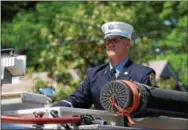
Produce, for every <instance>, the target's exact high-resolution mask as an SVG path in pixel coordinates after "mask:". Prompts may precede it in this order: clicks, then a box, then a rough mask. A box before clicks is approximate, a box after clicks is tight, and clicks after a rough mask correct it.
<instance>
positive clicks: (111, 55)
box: [107, 51, 116, 57]
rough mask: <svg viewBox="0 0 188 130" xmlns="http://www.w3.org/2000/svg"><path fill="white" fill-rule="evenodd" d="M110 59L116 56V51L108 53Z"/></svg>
mask: <svg viewBox="0 0 188 130" xmlns="http://www.w3.org/2000/svg"><path fill="white" fill-rule="evenodd" d="M107 55H108V57H113V56H116V53H115V52H114V51H108V52H107Z"/></svg>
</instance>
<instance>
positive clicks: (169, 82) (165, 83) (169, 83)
mask: <svg viewBox="0 0 188 130" xmlns="http://www.w3.org/2000/svg"><path fill="white" fill-rule="evenodd" d="M157 86H160V88H163V89H173V88H175V86H176V81H175V79H174V78H173V77H171V78H169V79H161V80H160V81H158V82H157Z"/></svg>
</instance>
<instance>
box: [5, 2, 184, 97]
mask: <svg viewBox="0 0 188 130" xmlns="http://www.w3.org/2000/svg"><path fill="white" fill-rule="evenodd" d="M186 5H187V2H185V1H181V2H180V1H173V2H171V1H168V2H158V1H157V2H143V1H137V2H130V1H129V2H127V1H122V2H113V1H109V2H102V1H84V2H64V1H58V2H37V4H36V6H35V8H34V9H33V10H29V11H25V10H23V11H19V12H18V13H17V15H16V16H15V17H14V19H13V20H12V21H11V22H3V23H2V47H13V48H17V49H19V50H20V52H23V53H25V54H27V57H28V60H27V61H28V68H29V70H35V71H48V72H49V73H50V75H51V78H53V79H55V80H56V81H57V82H58V86H59V87H58V88H57V93H58V96H61V95H63V97H65V96H66V95H68V94H67V93H69V94H70V93H71V92H72V91H73V90H74V89H75V88H76V87H78V84H79V83H78V82H79V81H75V80H73V78H72V77H71V75H70V74H69V72H68V70H69V69H78V70H80V71H81V79H80V80H83V79H84V77H85V74H86V72H87V70H88V68H89V67H92V66H95V65H97V64H102V63H105V62H107V60H108V59H107V58H106V53H105V47H104V45H103V34H102V31H101V28H100V27H101V25H102V24H103V23H104V22H107V21H126V22H128V23H131V24H133V26H134V28H135V32H136V33H137V35H138V36H139V38H136V39H135V40H134V42H133V46H132V48H131V52H130V57H131V59H133V60H134V61H137V62H138V63H144V62H146V61H148V60H153V59H168V60H169V61H170V63H171V64H172V66H173V68H174V69H175V71H176V72H177V73H179V74H180V75H179V78H180V80H181V81H182V82H183V83H184V85H186V86H188V84H187V75H188V74H187V54H186V53H187V44H186V43H187V40H188V37H187V35H186V34H187V23H188V21H187V14H188V9H187V6H186ZM165 21H167V22H168V23H169V24H164V23H165ZM25 48H27V49H25ZM156 49H159V50H160V51H159V52H156V51H155V50H156ZM182 68H183V69H184V70H183V71H181V69H182ZM75 82H76V83H75ZM41 84H42V83H41ZM165 84H168V83H165ZM39 86H40V85H39ZM41 86H42V85H41ZM44 86H45V85H44ZM65 86H71V87H70V88H68V87H65ZM69 89H70V90H69ZM58 100H60V99H58Z"/></svg>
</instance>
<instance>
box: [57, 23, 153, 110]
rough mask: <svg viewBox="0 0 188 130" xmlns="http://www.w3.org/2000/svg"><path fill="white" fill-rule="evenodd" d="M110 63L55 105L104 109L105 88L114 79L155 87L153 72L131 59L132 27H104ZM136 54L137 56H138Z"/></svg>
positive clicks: (115, 25)
mask: <svg viewBox="0 0 188 130" xmlns="http://www.w3.org/2000/svg"><path fill="white" fill-rule="evenodd" d="M101 29H102V31H103V33H104V44H105V47H106V54H107V56H108V59H109V63H106V64H102V65H99V66H96V67H93V68H91V69H89V71H88V74H87V77H86V79H85V80H84V81H83V82H82V83H81V85H80V86H79V88H78V89H77V90H76V91H75V92H73V93H72V94H71V95H70V96H68V97H67V98H66V99H65V100H61V101H60V102H59V103H57V104H54V105H53V106H63V107H74V108H90V106H91V105H92V104H94V107H95V109H98V110H103V109H104V108H103V107H102V106H101V103H100V91H101V88H102V87H103V86H104V85H105V84H106V83H107V82H109V81H111V80H131V81H136V82H139V83H143V84H146V85H151V86H153V85H155V72H154V70H153V69H151V68H149V67H146V66H143V65H140V64H136V63H134V62H133V61H132V60H131V59H130V58H129V49H130V47H131V35H132V32H133V27H132V25H130V24H128V23H125V22H107V23H105V24H103V25H102V27H101ZM135 55H136V54H135Z"/></svg>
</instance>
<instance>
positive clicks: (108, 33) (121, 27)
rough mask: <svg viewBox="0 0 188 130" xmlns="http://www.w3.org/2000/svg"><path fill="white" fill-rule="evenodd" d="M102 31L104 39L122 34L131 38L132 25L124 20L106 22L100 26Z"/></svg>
mask: <svg viewBox="0 0 188 130" xmlns="http://www.w3.org/2000/svg"><path fill="white" fill-rule="evenodd" d="M101 29H102V31H103V33H104V39H107V38H110V37H113V36H123V37H126V38H128V39H130V40H131V35H132V32H133V30H134V29H133V26H132V25H130V24H128V23H125V22H108V23H105V24H103V25H102V27H101Z"/></svg>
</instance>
